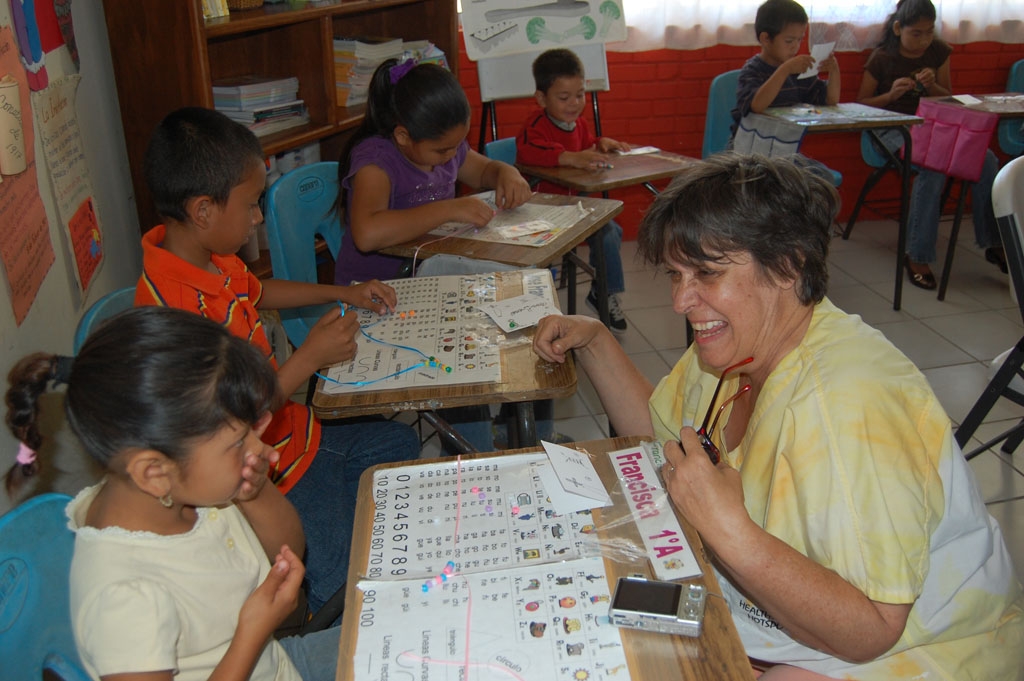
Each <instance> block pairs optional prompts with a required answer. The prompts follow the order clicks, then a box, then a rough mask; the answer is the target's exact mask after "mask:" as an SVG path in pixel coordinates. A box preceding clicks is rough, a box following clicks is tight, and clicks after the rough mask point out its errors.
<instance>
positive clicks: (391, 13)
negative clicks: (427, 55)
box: [103, 0, 459, 231]
mask: <svg viewBox="0 0 1024 681" xmlns="http://www.w3.org/2000/svg"><path fill="white" fill-rule="evenodd" d="M103 6H104V12H105V14H106V21H107V33H108V36H109V40H110V53H111V56H112V58H113V62H114V75H115V78H116V80H117V93H118V98H119V100H120V106H121V123H122V125H123V127H124V136H125V142H126V143H127V146H128V161H129V164H130V166H131V174H132V184H133V185H134V189H135V201H136V207H137V210H138V213H139V226H140V227H141V228H142V231H146V230H148V229H149V228H150V227H151V226H153V225H155V224H157V222H158V219H157V216H156V212H155V211H154V209H153V206H152V201H151V200H150V197H149V192H148V191H147V190H146V183H145V177H144V175H143V169H142V161H143V156H144V154H145V150H146V145H147V143H148V142H149V136H150V134H151V133H152V131H153V129H154V128H155V127H156V125H157V123H159V122H160V120H161V119H162V118H163V117H164V116H166V115H167V114H168V113H170V112H171V111H173V110H174V109H177V108H179V107H182V106H205V107H210V108H212V107H213V89H212V87H213V85H212V83H213V81H215V80H219V79H222V78H229V77H233V76H243V75H248V74H254V73H255V74H261V75H266V76H270V77H276V78H281V77H287V76H296V77H297V78H298V79H299V97H300V98H301V99H303V100H304V101H305V102H306V106H307V107H308V109H309V116H310V122H309V123H308V124H307V125H303V126H301V127H298V128H292V129H289V130H286V131H283V132H280V133H277V134H274V135H269V136H267V137H264V138H261V140H260V141H261V142H262V144H263V150H264V152H265V153H266V154H267V155H270V154H276V153H279V152H282V151H286V150H288V149H292V148H295V147H299V146H303V145H306V144H309V143H311V142H320V144H321V157H322V158H323V159H324V160H329V159H334V158H337V155H338V153H339V151H340V149H341V147H342V146H343V145H344V142H345V139H346V138H347V135H348V134H350V131H351V130H352V129H353V128H355V127H356V126H357V125H359V123H360V122H361V121H362V119H363V107H362V106H355V107H349V108H345V107H338V106H337V104H336V96H335V88H334V55H333V43H332V41H333V39H334V36H342V35H345V36H352V35H382V36H391V37H398V38H402V39H403V40H419V39H427V40H430V41H431V42H433V43H434V44H435V45H437V46H438V47H439V48H441V49H442V50H444V52H445V54H446V55H447V57H448V62H449V64H450V65H451V67H452V69H456V68H457V66H458V57H459V52H458V15H457V12H456V6H455V0H309V1H308V2H303V0H290V2H286V3H275V4H268V5H264V6H263V7H260V8H258V9H252V10H245V11H240V12H232V13H231V15H230V16H227V17H220V18H217V19H211V20H209V21H207V20H205V19H204V18H203V10H202V1H201V0H103Z"/></svg>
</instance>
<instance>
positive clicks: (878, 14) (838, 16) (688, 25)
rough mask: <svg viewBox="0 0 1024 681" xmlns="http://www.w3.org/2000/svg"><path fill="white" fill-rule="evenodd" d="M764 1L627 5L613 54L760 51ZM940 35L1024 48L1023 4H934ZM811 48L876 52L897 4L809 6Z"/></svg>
mask: <svg viewBox="0 0 1024 681" xmlns="http://www.w3.org/2000/svg"><path fill="white" fill-rule="evenodd" d="M762 1H763V0H622V3H623V9H624V11H625V14H626V23H627V25H628V27H629V37H628V39H627V40H626V41H625V42H621V43H611V44H609V45H608V49H610V50H613V51H619V52H640V51H644V50H656V49H661V48H666V47H667V48H671V49H677V50H694V49H698V48H702V47H710V46H712V45H717V44H727V45H756V44H757V39H756V37H755V36H754V15H755V14H756V12H757V7H758V5H760V4H761V2H762ZM932 2H934V4H935V9H936V12H937V13H938V21H937V22H936V29H937V31H938V34H939V35H940V36H941V37H942V38H943V39H944V40H946V41H947V42H950V43H958V44H962V43H968V42H977V41H981V40H991V41H995V42H1002V43H1020V42H1024V21H1022V20H1024V0H932ZM801 4H802V5H803V6H804V8H805V9H806V10H807V15H808V16H809V17H810V20H811V28H810V42H811V43H818V42H823V41H830V40H835V41H836V43H837V44H836V48H837V49H839V50H854V51H860V50H863V49H867V48H869V47H872V46H874V45H875V44H876V43H877V42H878V40H879V37H880V31H881V28H882V23H883V22H884V21H885V18H886V17H887V16H888V15H889V14H891V13H892V12H893V11H894V10H895V8H896V0H804V2H802V3H801Z"/></svg>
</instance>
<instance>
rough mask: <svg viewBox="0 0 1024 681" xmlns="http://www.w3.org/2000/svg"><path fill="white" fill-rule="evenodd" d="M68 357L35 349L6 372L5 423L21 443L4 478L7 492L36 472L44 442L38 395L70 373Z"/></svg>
mask: <svg viewBox="0 0 1024 681" xmlns="http://www.w3.org/2000/svg"><path fill="white" fill-rule="evenodd" d="M71 362H72V359H71V358H70V357H59V356H57V355H50V354H46V353H42V352H37V353H35V354H33V355H29V356H28V357H24V358H23V359H22V360H21V361H19V362H18V363H17V364H15V365H14V367H13V368H12V369H11V371H10V373H9V374H8V375H7V381H8V383H9V384H10V387H9V388H8V389H7V395H6V398H5V402H6V403H7V417H6V420H7V426H8V428H10V430H11V433H13V434H14V437H16V438H18V441H19V443H20V445H19V447H18V455H17V458H16V461H15V463H14V465H13V466H11V469H10V470H9V471H7V475H6V476H5V477H4V483H5V487H6V489H7V494H8V495H13V494H14V493H15V492H17V491H18V490H19V489H21V487H22V485H24V484H25V481H26V480H27V479H28V478H31V477H33V476H34V475H36V474H37V473H38V472H39V460H38V454H37V452H38V450H39V448H40V446H41V445H42V444H43V436H42V435H41V434H40V433H39V427H38V421H39V396H40V395H42V394H43V393H44V392H46V389H47V386H48V385H49V384H50V382H51V381H52V382H53V383H54V384H55V385H59V384H61V383H67V382H68V379H69V378H70V374H71Z"/></svg>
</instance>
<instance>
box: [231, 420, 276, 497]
mask: <svg viewBox="0 0 1024 681" xmlns="http://www.w3.org/2000/svg"><path fill="white" fill-rule="evenodd" d="M270 419H271V414H270V412H267V413H266V414H264V415H263V417H262V418H260V420H259V421H257V422H256V423H255V424H254V425H253V427H252V431H250V433H249V435H248V436H246V441H245V442H244V443H243V446H244V447H245V448H246V450H245V454H244V460H243V465H242V486H241V487H240V488H239V490H238V494H237V495H235V501H251V500H253V499H255V498H256V497H257V496H259V493H260V490H262V489H263V485H264V484H266V482H267V471H269V470H270V467H271V466H273V465H274V464H276V463H277V461H278V459H280V458H281V454H280V453H279V452H278V451H277V450H276V449H274V448H273V447H271V446H270V445H268V444H266V443H265V442H263V441H262V440H260V436H261V435H263V432H264V431H265V430H266V429H267V426H268V425H269V424H270Z"/></svg>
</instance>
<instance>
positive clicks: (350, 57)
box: [334, 36, 402, 106]
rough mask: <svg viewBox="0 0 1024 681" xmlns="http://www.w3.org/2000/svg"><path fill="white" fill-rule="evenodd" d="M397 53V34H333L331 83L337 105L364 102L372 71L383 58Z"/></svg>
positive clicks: (398, 49)
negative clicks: (375, 35) (390, 36)
mask: <svg viewBox="0 0 1024 681" xmlns="http://www.w3.org/2000/svg"><path fill="white" fill-rule="evenodd" d="M401 56H402V39H401V38H377V37H371V36H360V37H353V38H344V37H342V38H335V39H334V84H335V90H336V92H337V97H338V106H352V105H354V104H363V103H365V102H366V99H367V94H368V91H369V88H370V79H371V78H373V72H374V71H376V70H377V67H378V66H380V64H381V63H382V62H384V61H385V60H387V59H391V58H398V57H401Z"/></svg>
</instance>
